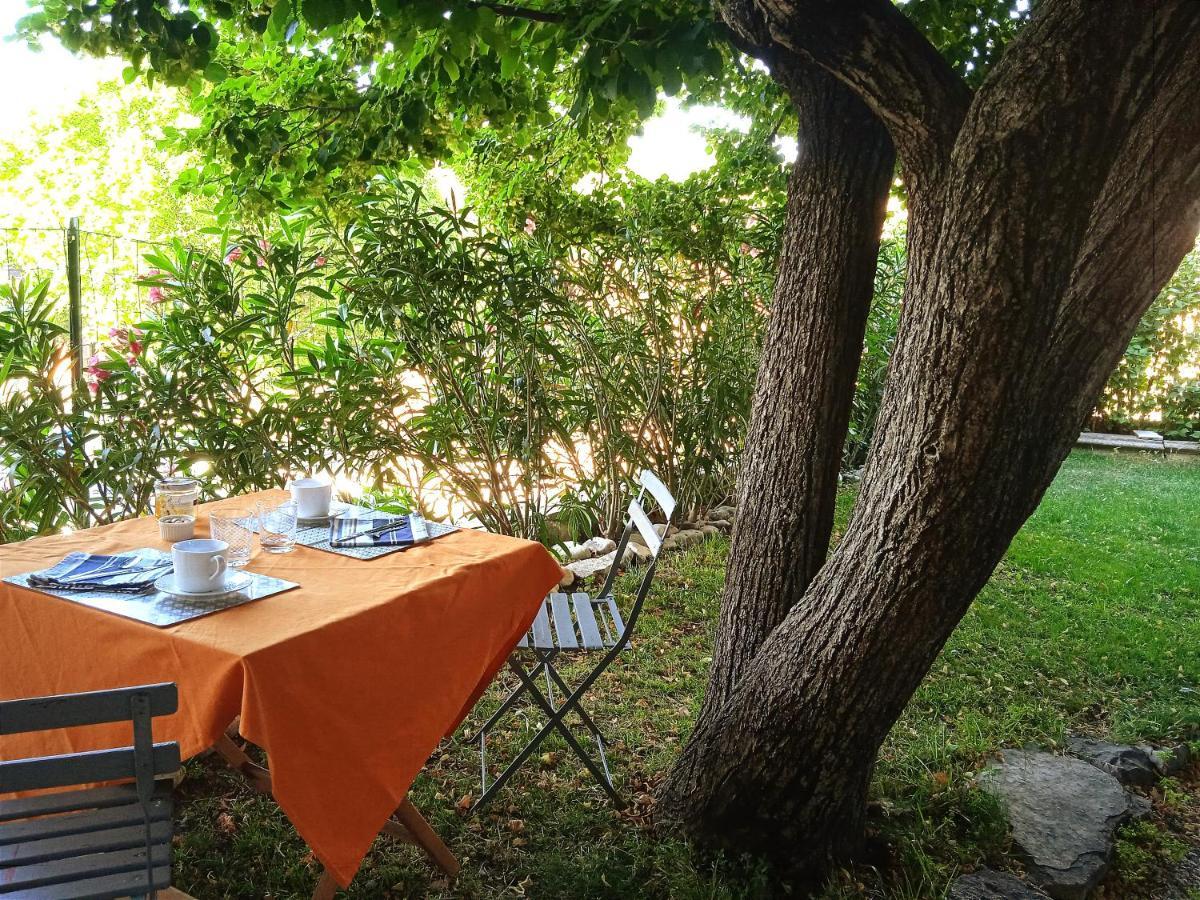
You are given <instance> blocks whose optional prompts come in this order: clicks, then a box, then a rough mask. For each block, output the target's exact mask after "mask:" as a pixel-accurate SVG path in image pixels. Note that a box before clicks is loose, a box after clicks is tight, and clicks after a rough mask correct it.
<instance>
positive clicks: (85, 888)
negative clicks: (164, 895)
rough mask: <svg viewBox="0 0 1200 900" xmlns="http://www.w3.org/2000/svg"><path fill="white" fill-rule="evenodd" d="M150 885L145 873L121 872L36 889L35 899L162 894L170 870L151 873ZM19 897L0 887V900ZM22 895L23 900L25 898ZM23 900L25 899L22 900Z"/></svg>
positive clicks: (104, 899) (98, 899) (106, 899)
mask: <svg viewBox="0 0 1200 900" xmlns="http://www.w3.org/2000/svg"><path fill="white" fill-rule="evenodd" d="M151 878H152V884H150V885H149V886H147V884H146V872H145V870H142V871H141V872H121V873H119V874H117V875H101V876H99V877H98V878H85V879H83V880H81V881H75V882H72V883H70V884H56V885H50V886H48V887H44V888H38V891H37V894H36V895H35V896H36V898H37V900H79V898H87V900H111V898H115V897H136V896H142V895H145V894H148V893H150V891H151V890H155V891H161V890H164V889H166V888H168V887H170V886H171V870H170V868H169V867H167V866H161V867H159V868H157V869H154V870H153V871H152V872H151ZM21 896H22V895H20V894H9V893H7V892H6V891H5V890H4V885H3V884H0V897H3V898H5V900H9V898H10V897H11V898H12V900H17V897H21ZM28 896H29V895H28V894H25V895H24V897H28ZM22 900H24V898H22Z"/></svg>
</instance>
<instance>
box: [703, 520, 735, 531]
mask: <svg viewBox="0 0 1200 900" xmlns="http://www.w3.org/2000/svg"><path fill="white" fill-rule="evenodd" d="M708 524H709V525H711V526H713V528H716V529H718V530H720V531H732V530H733V523H732V522H730V521H729V520H728V519H709V520H708Z"/></svg>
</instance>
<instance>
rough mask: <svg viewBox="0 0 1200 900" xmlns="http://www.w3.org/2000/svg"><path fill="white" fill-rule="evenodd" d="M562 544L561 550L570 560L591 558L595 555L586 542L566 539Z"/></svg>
mask: <svg viewBox="0 0 1200 900" xmlns="http://www.w3.org/2000/svg"><path fill="white" fill-rule="evenodd" d="M562 546H563V551H564V552H565V553H566V554H567V559H569V560H571V561H575V560H580V559H591V558H592V557H593V556H595V555H596V554H595V553H593V552H592V550H591V548H590V547H588V545H587V544H576V543H574V542H573V541H567V542H566V543H565V544H563V545H562Z"/></svg>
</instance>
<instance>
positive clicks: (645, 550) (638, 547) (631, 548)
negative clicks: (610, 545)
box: [621, 541, 654, 565]
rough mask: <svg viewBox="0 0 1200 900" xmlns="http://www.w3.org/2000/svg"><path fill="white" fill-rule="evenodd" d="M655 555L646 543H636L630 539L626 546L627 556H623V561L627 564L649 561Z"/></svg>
mask: <svg viewBox="0 0 1200 900" xmlns="http://www.w3.org/2000/svg"><path fill="white" fill-rule="evenodd" d="M653 556H654V554H653V553H651V552H650V548H649V547H647V546H646V545H645V544H635V543H634V542H633V541H630V542H629V543H628V544H627V545H626V546H625V556H624V557H622V560H621V561H622V562H624V563H625V564H626V565H633V564H634V563H638V564H641V563H648V562H650V560H651V558H652V557H653Z"/></svg>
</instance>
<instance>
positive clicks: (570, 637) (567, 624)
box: [550, 593, 579, 650]
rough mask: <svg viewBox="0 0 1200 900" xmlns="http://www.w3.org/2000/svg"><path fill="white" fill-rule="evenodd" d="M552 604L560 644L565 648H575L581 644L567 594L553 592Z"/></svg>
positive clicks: (551, 596)
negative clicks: (577, 636)
mask: <svg viewBox="0 0 1200 900" xmlns="http://www.w3.org/2000/svg"><path fill="white" fill-rule="evenodd" d="M550 605H551V606H552V607H553V608H554V633H555V634H556V635H558V646H559V647H560V648H561V649H563V650H574V649H575V648H577V647H578V646H579V640H578V639H577V638H576V637H575V624H574V622H573V621H572V620H571V605H570V603H569V602H568V601H567V595H566V594H560V593H553V594H551V595H550Z"/></svg>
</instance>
